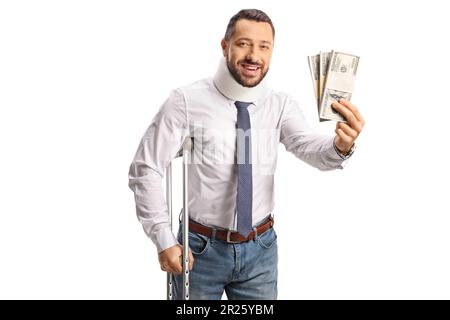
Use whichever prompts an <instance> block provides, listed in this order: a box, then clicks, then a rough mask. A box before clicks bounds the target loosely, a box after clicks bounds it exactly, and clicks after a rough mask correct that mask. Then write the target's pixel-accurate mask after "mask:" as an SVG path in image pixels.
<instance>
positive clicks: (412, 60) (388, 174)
mask: <svg viewBox="0 0 450 320" xmlns="http://www.w3.org/2000/svg"><path fill="white" fill-rule="evenodd" d="M444 3H445V1H426V2H423V3H419V2H415V1H408V2H400V1H398V2H397V1H396V2H394V1H389V2H388V1H386V2H381V1H378V2H377V3H376V4H375V3H367V2H361V1H310V2H309V3H306V2H305V1H302V2H299V1H295V2H294V1H292V2H282V1H270V2H269V1H239V2H231V1H222V3H219V2H218V1H164V2H162V1H161V2H155V1H2V2H1V4H0V154H1V156H0V298H8V299H9V298H25V299H34V298H39V299H50V298H56V299H72V298H74V299H164V298H165V274H163V273H162V272H161V271H160V269H159V264H158V262H157V255H156V250H155V247H154V246H153V244H152V243H151V241H150V240H149V239H147V238H146V236H145V234H144V232H143V230H142V228H141V226H140V224H139V223H138V221H137V219H136V216H135V207H134V198H133V194H132V192H131V190H130V189H129V188H128V176H127V174H128V167H129V165H130V163H131V161H132V158H133V156H134V153H135V151H136V149H137V146H138V143H139V141H140V139H141V137H142V135H143V134H144V131H145V129H146V128H147V126H148V125H149V124H150V121H151V119H152V118H153V116H154V115H155V113H156V111H157V110H158V108H159V106H160V105H161V103H162V102H163V101H164V100H165V99H166V97H167V96H168V94H169V92H170V91H171V90H172V89H173V88H175V87H177V86H180V85H184V84H188V83H191V82H193V81H195V80H198V79H201V78H204V77H208V76H211V75H212V74H213V73H214V72H215V70H216V67H217V63H218V61H219V58H220V56H221V51H220V40H221V37H222V36H223V34H224V32H225V27H226V25H227V23H228V20H229V18H230V17H231V16H232V15H233V14H235V13H236V12H237V11H238V10H240V9H242V8H252V7H256V8H259V9H262V10H264V11H265V12H266V13H268V14H269V16H270V17H271V18H272V20H273V22H274V24H275V28H276V41H275V49H274V54H273V59H272V64H271V71H270V72H269V76H270V83H271V84H272V87H274V88H275V89H277V90H282V91H285V92H288V93H290V94H292V95H294V97H295V98H296V99H298V101H299V102H300V104H301V105H302V107H303V109H304V112H305V114H306V116H307V119H308V121H309V123H310V124H311V125H312V126H313V127H315V128H316V129H317V130H318V131H320V132H323V133H329V134H334V124H333V123H320V124H319V122H318V119H317V114H316V112H317V111H316V107H315V104H314V96H313V90H312V85H311V80H310V75H309V70H308V66H307V62H306V56H307V55H312V54H315V53H317V52H318V51H320V50H323V51H327V50H330V49H335V50H340V51H344V52H349V53H354V54H357V55H360V56H361V61H360V66H359V69H358V75H357V82H356V88H355V93H354V95H353V98H352V101H353V102H354V103H355V104H356V105H357V106H358V107H359V109H360V111H361V113H362V114H363V116H364V117H365V118H366V126H365V128H364V131H363V133H362V134H361V135H360V137H359V139H358V143H357V144H358V147H357V150H356V152H355V154H354V156H353V157H352V159H351V161H349V163H348V165H347V167H346V168H345V169H344V170H339V171H333V172H320V171H318V170H317V169H314V168H312V167H309V166H308V165H307V164H305V163H303V162H301V161H300V160H298V159H297V158H295V157H294V156H293V155H292V154H289V153H287V152H286V151H285V150H284V147H283V146H282V145H280V150H279V151H280V152H279V159H278V169H277V175H276V188H275V190H276V208H275V214H276V230H277V233H278V241H279V242H278V244H279V255H280V261H279V298H280V299H435V298H436V299H442V298H446V299H449V298H450V273H449V272H448V271H449V270H450V256H449V244H450V232H449V227H450V217H449V212H450V210H449V205H448V187H447V184H448V180H449V178H450V174H449V169H448V157H447V155H448V151H447V150H448V141H449V134H448V133H447V129H448V118H449V115H450V112H449V103H448V99H447V95H446V94H445V92H446V91H447V90H448V74H449V71H450V70H449V64H448V53H449V51H448V49H449V48H448V41H447V34H446V32H447V31H446V30H449V29H450V23H449V22H448V14H447V11H446V9H445V8H444ZM177 210H178V209H177Z"/></svg>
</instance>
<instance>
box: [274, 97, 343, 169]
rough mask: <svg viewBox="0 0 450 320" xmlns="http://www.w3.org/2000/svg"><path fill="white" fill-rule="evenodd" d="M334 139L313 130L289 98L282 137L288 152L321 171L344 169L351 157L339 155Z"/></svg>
mask: <svg viewBox="0 0 450 320" xmlns="http://www.w3.org/2000/svg"><path fill="white" fill-rule="evenodd" d="M334 139H335V136H329V135H321V134H319V133H317V132H316V131H315V130H313V129H312V128H311V127H310V126H309V125H308V123H307V122H306V120H305V116H304V115H303V112H302V110H301V109H300V106H299V105H298V103H297V102H296V101H294V100H293V99H291V98H290V97H288V98H287V100H286V103H285V107H284V111H283V114H282V119H281V136H280V140H281V143H282V144H283V145H284V146H285V147H286V150H287V151H289V152H291V153H293V154H294V155H295V156H296V157H297V158H299V159H301V160H303V161H305V162H306V163H308V164H309V165H311V166H313V167H315V168H317V169H319V170H321V171H328V170H334V169H343V168H344V166H345V164H346V162H347V160H348V159H349V158H350V156H347V157H344V156H342V155H340V154H339V153H338V150H337V149H336V147H335V144H334Z"/></svg>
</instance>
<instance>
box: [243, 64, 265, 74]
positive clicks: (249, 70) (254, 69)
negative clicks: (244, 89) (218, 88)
mask: <svg viewBox="0 0 450 320" xmlns="http://www.w3.org/2000/svg"><path fill="white" fill-rule="evenodd" d="M240 66H241V68H242V74H243V75H244V76H247V77H255V76H257V74H258V71H259V69H261V66H258V65H255V64H249V63H241V64H240Z"/></svg>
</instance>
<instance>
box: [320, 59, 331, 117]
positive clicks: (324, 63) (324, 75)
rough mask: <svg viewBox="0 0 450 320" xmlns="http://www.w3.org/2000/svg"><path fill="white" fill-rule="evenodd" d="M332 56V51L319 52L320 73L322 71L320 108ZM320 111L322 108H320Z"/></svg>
mask: <svg viewBox="0 0 450 320" xmlns="http://www.w3.org/2000/svg"><path fill="white" fill-rule="evenodd" d="M330 57H331V52H320V54H319V60H320V62H319V73H320V77H319V97H320V100H319V108H320V103H321V102H322V101H321V100H322V97H323V88H324V86H325V80H326V78H327V72H328V65H329V64H330ZM319 111H320V110H319Z"/></svg>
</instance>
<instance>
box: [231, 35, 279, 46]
mask: <svg viewBox="0 0 450 320" xmlns="http://www.w3.org/2000/svg"><path fill="white" fill-rule="evenodd" d="M240 40H247V41H250V42H253V40H252V39H250V38H245V37H242V38H238V39H236V41H240ZM260 42H261V43H267V44H270V45H272V42H270V41H267V40H261V41H260Z"/></svg>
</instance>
